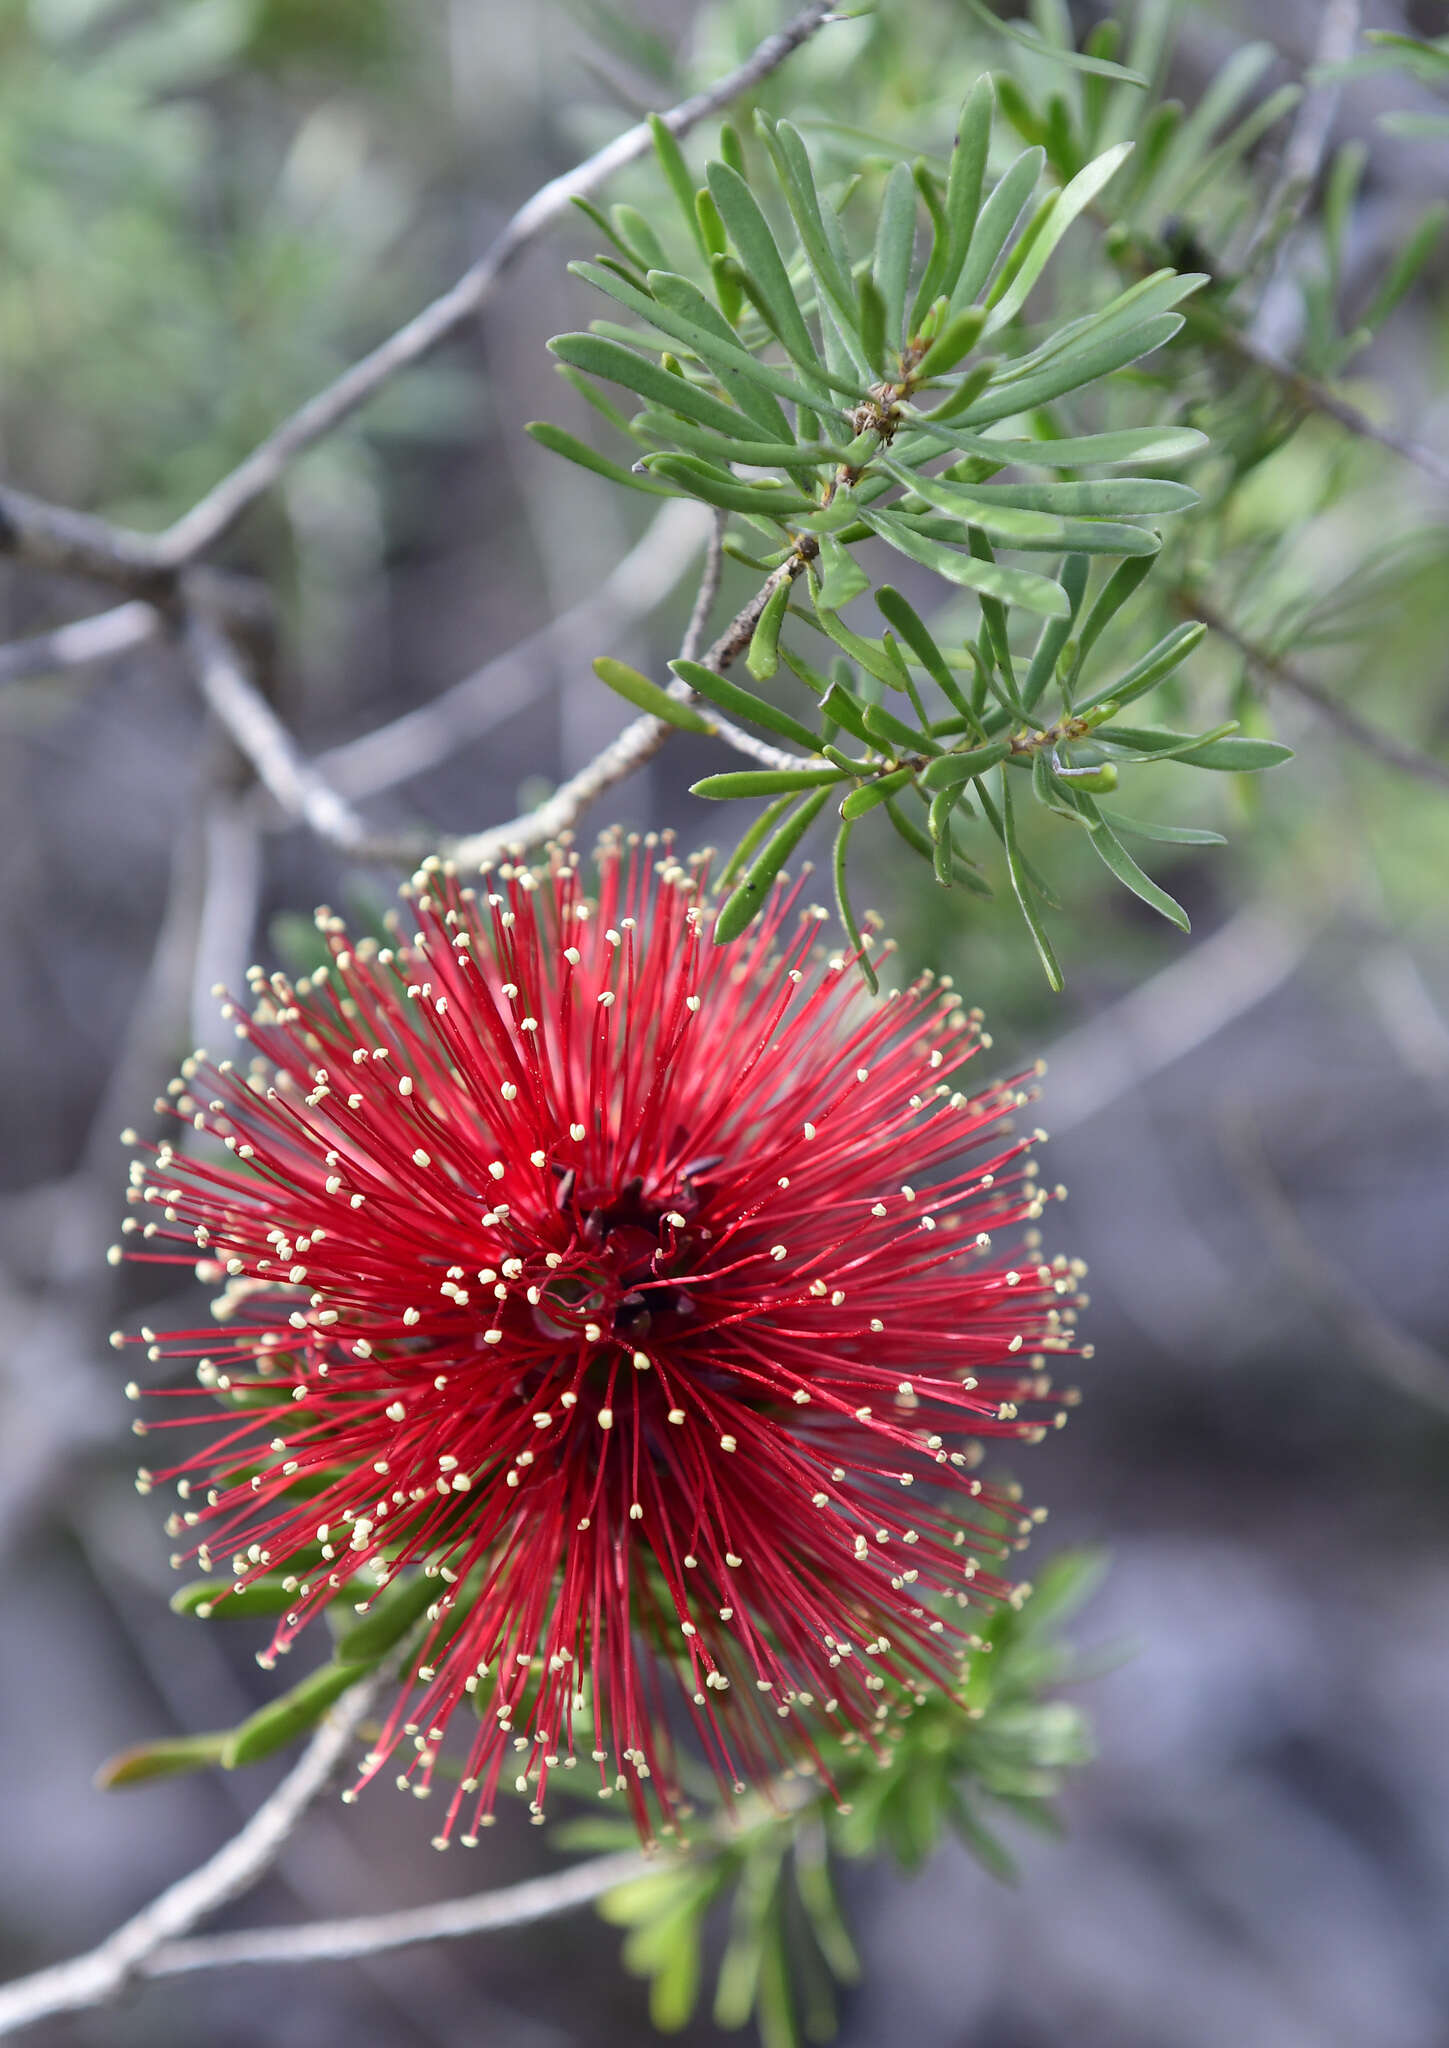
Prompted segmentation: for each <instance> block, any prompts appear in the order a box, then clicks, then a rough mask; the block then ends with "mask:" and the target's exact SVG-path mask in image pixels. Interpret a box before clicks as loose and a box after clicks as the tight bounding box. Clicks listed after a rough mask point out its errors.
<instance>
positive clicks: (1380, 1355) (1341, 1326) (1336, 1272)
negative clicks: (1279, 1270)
mask: <svg viewBox="0 0 1449 2048" xmlns="http://www.w3.org/2000/svg"><path fill="white" fill-rule="evenodd" d="M1221 1138H1222V1146H1223V1150H1224V1152H1225V1153H1226V1155H1227V1158H1228V1162H1229V1164H1230V1165H1231V1166H1232V1168H1233V1170H1234V1172H1235V1173H1236V1175H1237V1179H1238V1182H1239V1184H1240V1186H1241V1187H1242V1189H1243V1191H1244V1193H1245V1194H1246V1195H1247V1196H1248V1199H1249V1200H1250V1201H1251V1203H1252V1205H1253V1208H1254V1210H1255V1211H1256V1213H1257V1216H1258V1219H1259V1221H1260V1222H1261V1223H1262V1225H1263V1229H1264V1232H1265V1234H1266V1236H1267V1239H1268V1242H1269V1244H1270V1245H1271V1246H1272V1248H1273V1251H1274V1253H1275V1254H1276V1256H1277V1258H1278V1261H1279V1263H1280V1265H1282V1267H1283V1268H1284V1270H1285V1271H1286V1272H1288V1273H1289V1274H1291V1276H1292V1278H1293V1279H1294V1280H1295V1281H1296V1282H1297V1284H1298V1286H1299V1287H1300V1288H1301V1289H1302V1291H1303V1293H1304V1295H1305V1296H1306V1297H1307V1298H1308V1300H1309V1301H1311V1302H1312V1303H1313V1305H1314V1307H1315V1308H1317V1309H1318V1311H1319V1313H1320V1314H1321V1315H1322V1317H1323V1319H1324V1321H1325V1322H1326V1323H1328V1324H1330V1325H1331V1326H1332V1328H1333V1329H1334V1331H1335V1332H1336V1333H1337V1334H1338V1336H1339V1338H1340V1339H1341V1340H1342V1341H1343V1342H1344V1343H1345V1344H1346V1346H1347V1348H1348V1349H1349V1350H1350V1351H1351V1352H1352V1353H1353V1354H1354V1356H1355V1357H1357V1358H1358V1359H1359V1360H1360V1361H1361V1362H1362V1363H1363V1364H1364V1365H1366V1366H1367V1367H1368V1368H1369V1369H1370V1370H1371V1371H1372V1372H1375V1373H1377V1375H1378V1376H1379V1378H1380V1379H1384V1380H1387V1381H1388V1382H1389V1383H1390V1385H1391V1386H1393V1387H1395V1388H1397V1390H1398V1391H1399V1393H1401V1394H1407V1395H1409V1396H1410V1398H1411V1399H1413V1400H1415V1401H1422V1402H1423V1403H1424V1404H1425V1406H1426V1407H1429V1408H1433V1409H1434V1410H1435V1411H1436V1412H1437V1413H1438V1414H1440V1415H1449V1360H1446V1359H1444V1358H1441V1357H1440V1356H1439V1354H1438V1352H1436V1351H1431V1350H1430V1349H1429V1347H1428V1345H1427V1344H1421V1343H1420V1341H1419V1339H1418V1338H1417V1337H1415V1336H1413V1335H1411V1334H1410V1332H1409V1331H1407V1330H1403V1329H1400V1327H1399V1326H1398V1324H1397V1323H1393V1322H1390V1320H1389V1318H1388V1317H1387V1316H1386V1315H1384V1314H1383V1313H1382V1312H1381V1311H1380V1310H1379V1309H1377V1308H1375V1307H1374V1305H1373V1304H1372V1302H1369V1301H1367V1300H1365V1298H1364V1297H1363V1295H1361V1294H1360V1293H1359V1291H1358V1289H1357V1288H1356V1287H1353V1286H1351V1285H1350V1284H1349V1283H1348V1282H1346V1281H1345V1280H1344V1277H1343V1271H1342V1268H1341V1266H1340V1265H1339V1264H1338V1262H1337V1261H1335V1260H1333V1259H1330V1258H1329V1257H1328V1256H1327V1255H1326V1254H1325V1253H1323V1252H1321V1251H1319V1249H1318V1247H1317V1246H1316V1245H1315V1244H1314V1242H1313V1240H1312V1239H1311V1238H1310V1237H1309V1235H1308V1233H1307V1232H1306V1231H1305V1230H1304V1228H1303V1225H1302V1223H1301V1222H1300V1221H1299V1218H1298V1212H1297V1210H1296V1209H1295V1208H1294V1206H1293V1204H1292V1202H1291V1201H1290V1200H1289V1199H1288V1196H1287V1194H1286V1192H1285V1191H1284V1188H1283V1185H1282V1183H1281V1182H1280V1181H1279V1179H1278V1177H1277V1175H1276V1174H1275V1173H1274V1171H1273V1169H1272V1166H1271V1165H1270V1164H1269V1161H1268V1155H1267V1153H1266V1151H1265V1150H1264V1148H1263V1140H1262V1136H1261V1134H1260V1132H1259V1130H1258V1124H1257V1119H1256V1117H1255V1116H1254V1115H1253V1113H1252V1111H1251V1110H1250V1109H1249V1108H1248V1107H1247V1105H1246V1104H1242V1103H1240V1104H1237V1105H1236V1106H1235V1107H1234V1108H1232V1109H1231V1110H1230V1111H1229V1112H1228V1113H1227V1114H1226V1115H1225V1116H1224V1118H1223V1122H1222V1127H1221Z"/></svg>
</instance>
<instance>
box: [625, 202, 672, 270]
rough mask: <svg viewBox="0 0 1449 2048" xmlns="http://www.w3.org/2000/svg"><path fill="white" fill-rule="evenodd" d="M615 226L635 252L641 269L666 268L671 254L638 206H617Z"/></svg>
mask: <svg viewBox="0 0 1449 2048" xmlns="http://www.w3.org/2000/svg"><path fill="white" fill-rule="evenodd" d="M614 226H615V227H616V228H617V229H618V230H619V233H620V235H621V236H622V237H623V239H624V240H625V241H626V242H627V243H628V246H629V248H630V249H631V251H633V252H634V255H635V260H636V261H637V262H638V265H639V268H640V269H641V270H646V271H647V270H665V269H667V268H668V266H669V256H668V253H667V252H666V250H665V247H664V244H663V243H662V242H661V241H660V239H659V237H658V235H656V234H655V232H654V229H653V227H652V226H651V225H650V223H649V222H648V221H647V220H646V219H645V218H644V215H643V214H642V213H641V212H640V211H639V209H638V207H637V206H616V207H615V208H614Z"/></svg>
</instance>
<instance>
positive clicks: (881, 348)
mask: <svg viewBox="0 0 1449 2048" xmlns="http://www.w3.org/2000/svg"><path fill="white" fill-rule="evenodd" d="M856 322H857V326H858V330H859V333H860V345H861V347H862V348H863V349H864V350H865V359H866V361H867V362H868V363H869V364H870V367H871V368H872V370H874V372H875V374H876V376H877V377H884V376H885V374H886V304H885V300H884V299H883V298H882V297H881V292H880V287H879V285H877V283H876V281H875V279H874V278H873V277H872V276H871V274H870V272H869V271H868V270H863V271H862V272H861V273H860V277H859V278H858V280H857V282H856Z"/></svg>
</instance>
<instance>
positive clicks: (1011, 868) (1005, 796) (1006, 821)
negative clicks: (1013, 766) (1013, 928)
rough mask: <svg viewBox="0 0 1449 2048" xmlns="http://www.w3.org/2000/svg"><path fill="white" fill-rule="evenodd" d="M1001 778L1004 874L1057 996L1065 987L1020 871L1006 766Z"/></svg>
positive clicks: (1039, 915) (1044, 929)
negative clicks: (1006, 874) (1004, 855)
mask: <svg viewBox="0 0 1449 2048" xmlns="http://www.w3.org/2000/svg"><path fill="white" fill-rule="evenodd" d="M1000 775H1001V836H1002V845H1003V846H1004V848H1005V850H1006V872H1007V873H1008V875H1009V876H1010V877H1011V889H1012V894H1013V895H1014V896H1015V898H1016V903H1017V908H1018V909H1019V910H1020V912H1021V914H1022V916H1023V917H1024V918H1025V920H1026V928H1027V930H1028V931H1029V932H1030V933H1031V938H1032V944H1033V945H1034V946H1035V947H1036V953H1037V958H1038V959H1039V960H1040V962H1041V964H1042V971H1043V972H1044V973H1045V975H1046V978H1047V982H1048V985H1049V986H1050V987H1051V989H1052V990H1053V991H1054V992H1055V993H1056V994H1057V995H1060V994H1061V992H1062V989H1063V987H1064V986H1065V984H1064V982H1063V980H1062V970H1061V968H1060V967H1059V966H1058V965H1057V956H1056V954H1055V953H1054V952H1053V951H1052V948H1051V941H1050V939H1048V937H1047V935H1046V927H1045V926H1044V925H1043V923H1042V921H1041V913H1040V912H1039V911H1038V909H1037V907H1036V904H1035V902H1034V901H1033V900H1032V894H1031V886H1030V884H1029V882H1028V881H1027V878H1026V874H1025V871H1024V868H1023V864H1022V858H1021V850H1020V848H1019V847H1018V846H1017V843H1016V819H1015V815H1014V813H1013V811H1012V807H1011V777H1010V776H1009V775H1008V774H1007V772H1006V768H1005V765H1003V766H1002V768H1001V770H1000Z"/></svg>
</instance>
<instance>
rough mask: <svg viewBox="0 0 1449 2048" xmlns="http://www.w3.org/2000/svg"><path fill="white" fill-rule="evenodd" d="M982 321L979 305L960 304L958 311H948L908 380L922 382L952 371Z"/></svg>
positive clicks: (968, 348) (974, 339) (967, 348)
mask: <svg viewBox="0 0 1449 2048" xmlns="http://www.w3.org/2000/svg"><path fill="white" fill-rule="evenodd" d="M985 320H986V315H985V313H984V312H983V311H982V309H981V307H980V306H963V307H962V308H961V310H960V312H959V313H952V314H951V315H950V316H949V318H948V319H947V321H946V323H945V325H944V326H943V327H942V328H941V330H940V332H939V333H938V334H937V336H936V338H935V340H934V341H933V342H932V343H931V346H930V347H929V348H928V349H927V350H926V353H925V354H924V355H923V356H922V357H921V360H920V362H919V363H918V364H917V365H916V367H915V369H914V370H913V371H912V373H911V381H912V383H914V384H922V383H924V382H925V381H926V380H927V379H928V378H930V377H944V376H945V375H946V373H947V372H948V371H949V370H954V369H955V367H956V365H957V364H958V363H959V362H960V360H961V358H962V357H963V356H964V355H969V353H970V352H971V350H972V349H973V348H974V347H975V346H976V341H977V337H978V336H979V335H980V333H981V330H982V327H983V326H984V324H985Z"/></svg>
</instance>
